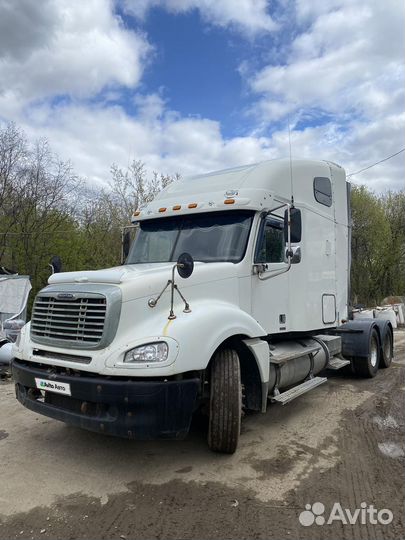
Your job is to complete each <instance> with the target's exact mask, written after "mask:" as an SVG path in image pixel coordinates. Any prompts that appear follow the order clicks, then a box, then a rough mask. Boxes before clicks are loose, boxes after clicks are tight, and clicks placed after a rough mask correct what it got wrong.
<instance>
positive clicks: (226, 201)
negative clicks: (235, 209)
mask: <svg viewBox="0 0 405 540" xmlns="http://www.w3.org/2000/svg"><path fill="white" fill-rule="evenodd" d="M224 204H235V199H225V200H224Z"/></svg>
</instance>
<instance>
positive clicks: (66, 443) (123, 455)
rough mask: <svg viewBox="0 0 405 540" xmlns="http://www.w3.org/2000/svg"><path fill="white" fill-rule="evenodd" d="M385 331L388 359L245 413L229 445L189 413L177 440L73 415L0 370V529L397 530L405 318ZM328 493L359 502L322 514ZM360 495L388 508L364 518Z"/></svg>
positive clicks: (49, 533)
mask: <svg viewBox="0 0 405 540" xmlns="http://www.w3.org/2000/svg"><path fill="white" fill-rule="evenodd" d="M395 340H396V357H395V361H394V362H393V364H392V366H391V368H390V369H388V370H380V371H379V373H378V375H377V377H376V378H375V379H371V380H370V379H368V380H361V379H355V378H354V377H353V376H352V374H351V373H350V371H346V372H344V373H342V371H340V372H336V373H335V372H333V373H329V374H328V377H329V380H328V383H327V384H324V385H322V386H320V387H318V388H316V389H315V390H313V391H312V392H309V393H308V394H305V395H303V396H301V397H299V398H297V399H296V400H295V401H293V402H291V403H290V404H288V405H286V406H284V407H283V406H281V405H271V406H270V407H269V409H268V412H267V413H266V414H265V415H261V414H258V415H251V416H248V417H246V418H245V419H244V422H243V434H242V437H241V444H240V448H239V450H238V452H237V453H236V454H235V455H233V456H223V455H216V454H213V453H211V452H209V450H208V449H207V447H206V445H205V433H204V428H203V426H201V425H197V424H195V425H193V428H192V432H191V434H190V436H189V438H188V439H187V440H185V441H177V442H176V441H168V442H136V441H126V440H120V439H114V438H108V437H105V436H102V435H98V434H93V433H89V432H85V431H81V430H79V429H75V428H71V427H68V426H65V425H64V424H62V423H59V422H57V421H55V420H51V419H48V418H45V417H42V416H38V415H36V414H34V413H32V412H30V411H28V410H26V409H24V408H23V407H22V406H21V405H20V404H19V403H18V402H17V401H16V400H15V398H14V388H13V385H12V383H11V382H7V383H0V538H1V539H7V538H21V539H25V538H39V537H41V538H86V539H93V538H117V539H119V538H128V539H129V538H148V539H152V538H159V539H160V538H170V539H171V538H181V539H183V538H187V539H189V538H190V539H200V538H206V539H227V538H238V539H239V538H255V539H256V538H257V539H267V538H269V539H272V538H274V539H287V538H292V539H296V538H303V539H305V538H308V539H309V538H311V539H318V538H319V539H338V538H342V539H356V540H360V539H363V538H364V539H370V540H371V539H381V538H384V539H391V538H392V539H395V540H397V539H399V538H404V535H405V527H404V521H403V503H404V494H403V484H404V482H403V480H404V478H403V471H404V470H403V466H404V461H405V458H404V452H405V450H404V440H405V439H404V390H405V381H404V373H405V332H404V331H401V332H397V333H396V336H395ZM316 502H319V503H322V505H323V508H322V506H321V505H316V506H315V507H314V508H313V509H314V510H316V511H318V513H319V515H318V516H317V523H319V524H317V523H314V524H312V525H309V522H312V521H313V520H314V519H315V515H314V514H313V513H310V512H308V511H307V512H306V514H301V513H302V512H303V511H304V510H305V505H306V504H312V503H316ZM335 503H340V505H341V508H342V509H343V510H342V512H345V509H349V510H350V512H351V513H352V514H353V512H355V510H356V509H359V512H361V511H363V514H359V516H357V521H356V523H355V524H353V525H352V524H350V523H347V524H344V523H343V522H342V519H335V520H334V521H332V523H330V524H328V523H327V521H328V517H330V512H331V510H333V509H334V508H335V507H336V505H335V507H334V504H335ZM361 503H364V504H363V506H361ZM369 505H374V507H375V508H376V509H377V510H383V509H388V510H390V511H391V512H392V514H393V518H392V521H391V522H390V523H389V524H386V525H384V524H382V523H377V524H372V523H370V519H369V518H367V519H366V518H364V515H365V512H366V510H367V508H368V507H369ZM364 506H366V507H367V508H366V509H365V508H363V507H364ZM335 509H336V508H335ZM322 510H324V511H323V512H322ZM300 515H301V521H302V522H303V523H304V525H302V524H301V523H300V520H299V517H300ZM333 515H334V516H336V515H337V514H336V512H335V514H333ZM379 515H380V517H381V518H382V520H383V521H384V520H386V521H388V520H389V518H390V514H389V513H388V514H387V512H385V513H382V514H379ZM345 516H346V517H345ZM361 516H363V518H364V519H363V518H361ZM322 518H323V519H322ZM343 518H344V520H346V521H347V520H348V518H347V514H343ZM362 519H363V521H364V523H363V524H362V523H361V521H362ZM324 521H326V522H324ZM377 521H379V519H378V520H377Z"/></svg>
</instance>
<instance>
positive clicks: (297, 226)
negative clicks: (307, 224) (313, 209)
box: [284, 208, 302, 244]
mask: <svg viewBox="0 0 405 540" xmlns="http://www.w3.org/2000/svg"><path fill="white" fill-rule="evenodd" d="M301 234H302V224H301V210H298V208H290V236H291V242H292V243H293V244H295V243H297V242H301ZM284 240H285V242H287V241H288V210H286V211H285V212H284Z"/></svg>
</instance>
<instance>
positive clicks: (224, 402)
mask: <svg viewBox="0 0 405 540" xmlns="http://www.w3.org/2000/svg"><path fill="white" fill-rule="evenodd" d="M241 416H242V385H241V377H240V365H239V358H238V355H237V353H236V351H234V350H233V349H223V350H221V351H219V352H218V353H217V354H216V355H215V358H214V360H213V364H212V368H211V391H210V414H209V425H208V446H209V447H210V449H211V450H213V451H214V452H222V453H224V454H233V453H234V452H235V450H236V448H237V446H238V441H239V435H240V424H241Z"/></svg>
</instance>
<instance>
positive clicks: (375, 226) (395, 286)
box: [351, 186, 405, 305]
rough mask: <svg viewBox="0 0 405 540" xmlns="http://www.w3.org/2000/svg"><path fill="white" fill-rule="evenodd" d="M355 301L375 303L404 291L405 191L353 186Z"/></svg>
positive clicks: (352, 276) (353, 295)
mask: <svg viewBox="0 0 405 540" xmlns="http://www.w3.org/2000/svg"><path fill="white" fill-rule="evenodd" d="M351 207H352V223H353V230H352V268H351V289H352V302H353V303H355V304H356V303H361V304H366V305H376V304H378V303H379V302H381V300H382V299H383V298H384V297H385V296H391V295H400V294H403V292H404V290H405V223H404V220H405V192H404V191H400V192H397V193H393V192H388V193H386V194H385V195H383V196H382V197H381V196H377V195H376V194H375V193H373V192H371V191H369V190H367V188H366V187H365V186H360V187H357V186H352V196H351Z"/></svg>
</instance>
